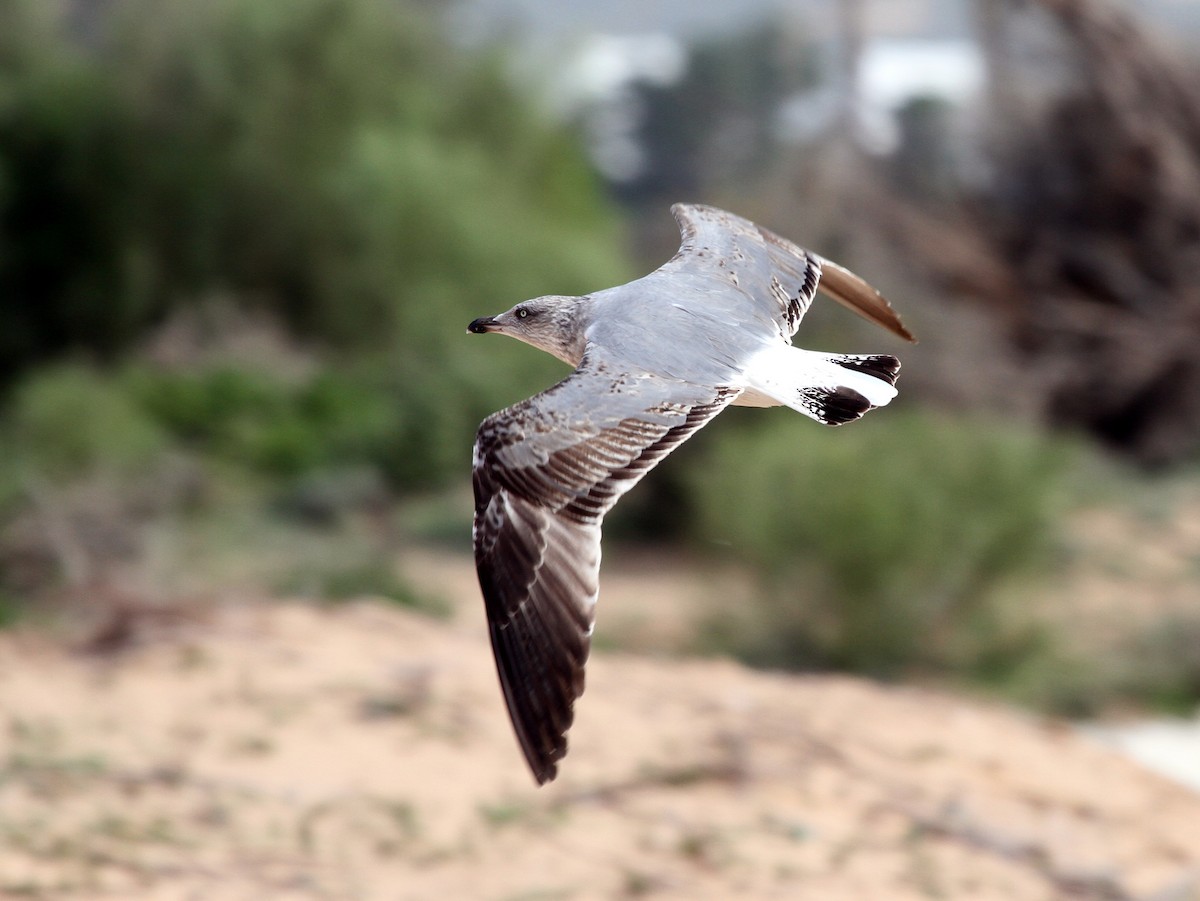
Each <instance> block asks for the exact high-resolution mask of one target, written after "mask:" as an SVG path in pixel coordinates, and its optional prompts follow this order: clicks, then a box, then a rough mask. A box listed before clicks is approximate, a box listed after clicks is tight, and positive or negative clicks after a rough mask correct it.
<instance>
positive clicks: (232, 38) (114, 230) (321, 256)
mask: <svg viewBox="0 0 1200 901" xmlns="http://www.w3.org/2000/svg"><path fill="white" fill-rule="evenodd" d="M71 8H72V6H71V5H69V4H65V3H54V2H42V0H36V2H35V0H16V2H15V4H14V5H13V6H12V9H11V10H9V9H8V8H7V7H6V14H5V21H4V24H6V25H8V26H9V30H8V31H7V32H6V34H5V37H4V44H5V46H6V47H7V48H8V49H10V50H11V51H12V54H11V57H10V58H11V59H12V60H13V61H14V63H13V65H12V67H11V69H10V70H8V71H7V72H6V74H5V75H3V76H0V238H2V240H3V246H4V248H5V250H4V252H3V253H2V254H0V296H3V297H4V298H5V302H4V304H3V305H0V380H3V379H5V378H6V377H11V376H12V375H13V374H15V373H16V372H18V371H19V370H20V369H21V368H22V367H24V366H26V365H29V364H30V363H31V362H34V361H36V360H39V359H42V358H45V357H46V356H50V355H53V354H56V353H58V352H60V351H61V350H63V349H64V348H86V349H88V350H89V351H93V352H99V353H102V354H107V355H113V354H116V353H117V352H119V351H121V350H122V349H123V348H125V347H128V346H129V344H130V342H131V341H133V340H135V339H136V338H137V337H138V336H139V335H141V334H142V333H143V332H144V331H145V329H146V328H147V327H149V326H150V325H152V324H153V323H154V322H156V321H157V320H159V319H160V318H161V317H162V316H164V315H166V314H167V313H168V312H169V311H170V310H171V309H172V308H174V307H176V306H178V305H181V304H192V303H195V302H197V301H202V300H204V299H205V298H207V297H210V296H212V295H215V294H220V295H222V296H229V297H231V298H232V299H233V300H234V301H235V302H237V303H241V304H251V303H252V304H256V305H259V306H262V307H265V308H268V309H270V310H271V311H273V312H274V313H276V314H277V315H278V316H279V317H280V318H282V319H283V320H284V321H286V322H287V323H288V324H289V325H290V326H291V327H292V328H293V329H295V330H297V331H300V332H304V333H306V334H309V335H313V336H317V337H319V338H320V339H322V340H323V341H328V342H332V343H336V344H340V345H343V346H351V347H355V348H362V347H364V346H370V347H373V348H376V349H380V350H385V351H387V352H391V353H394V354H396V355H398V356H403V357H405V358H407V359H409V360H410V361H412V362H411V364H412V365H415V366H417V367H418V368H419V369H420V370H421V371H422V372H423V373H424V374H425V376H426V378H429V376H430V375H431V374H432V373H434V372H437V371H438V370H446V371H447V372H448V375H447V376H445V377H446V378H449V379H450V380H451V387H452V388H454V387H457V388H458V390H460V391H461V390H463V389H464V387H465V386H467V385H469V384H470V382H471V380H472V367H470V366H468V365H465V364H464V363H463V362H462V360H461V359H457V358H456V357H461V354H462V352H461V351H460V350H458V349H457V348H458V347H459V345H456V344H453V343H452V341H451V337H453V338H455V339H459V338H460V337H461V331H462V326H463V325H465V323H466V322H467V321H469V320H470V319H471V318H474V317H475V316H477V315H480V314H482V313H486V312H495V311H497V310H499V309H503V308H505V307H507V306H509V305H511V304H512V303H513V302H515V301H516V300H518V299H521V298H523V297H527V296H530V295H532V294H538V293H549V292H570V291H583V290H588V289H591V288H594V287H596V286H597V285H603V284H605V283H609V282H611V280H612V279H613V278H614V276H615V275H616V274H617V273H619V272H620V271H621V270H622V268H623V267H622V265H621V262H620V258H619V255H618V254H617V252H616V250H615V248H616V232H615V228H614V220H613V217H612V216H611V214H610V213H609V212H608V211H607V210H606V209H605V208H604V206H603V204H602V203H601V202H600V199H599V195H598V191H597V187H596V185H595V184H594V180H593V178H592V176H591V174H590V172H589V171H588V169H587V167H586V166H585V164H584V163H583V161H582V157H581V155H580V153H579V151H578V149H577V148H576V146H575V144H574V141H573V140H572V139H571V138H570V137H569V136H566V135H564V134H563V133H562V132H560V131H558V130H555V129H553V128H551V127H549V126H548V125H546V124H545V123H543V122H542V121H540V120H539V119H538V117H537V116H536V115H535V114H534V113H533V112H532V110H531V109H530V107H529V106H528V105H527V104H526V103H525V102H524V101H523V100H522V99H521V98H519V97H518V96H516V95H515V94H514V93H513V91H512V90H511V89H510V88H509V87H508V86H507V84H506V83H505V81H504V79H503V78H502V76H501V74H500V70H499V66H498V65H497V64H496V62H495V61H493V60H485V61H483V62H479V61H475V60H468V59H465V58H464V57H463V56H462V55H461V54H459V53H457V52H455V51H454V49H453V48H452V47H450V46H449V45H448V44H447V42H446V41H445V40H443V39H442V37H441V36H440V35H439V34H437V32H436V30H435V29H434V28H433V27H432V25H431V22H430V21H429V20H428V19H427V17H426V16H425V15H424V14H423V13H421V11H420V10H419V9H418V8H417V7H416V6H415V5H409V4H405V3H397V2H392V0H354V2H352V0H217V2H212V3H192V2H190V0H117V2H115V3H112V4H106V5H105V6H104V8H103V10H100V9H97V11H95V18H94V19H93V20H91V21H90V22H89V25H88V29H89V40H87V41H86V42H84V41H81V40H79V38H78V36H77V35H76V33H75V31H74V29H73V28H72V27H71V25H70V17H69V16H68V15H67V12H68V11H69V10H70V9H71ZM518 371H519V368H518ZM510 379H511V376H509V377H508V378H500V379H493V380H492V382H491V383H489V384H487V385H486V386H485V390H484V394H485V395H486V396H487V397H488V398H489V402H490V401H491V400H494V399H495V398H496V397H498V396H499V392H497V390H496V388H495V385H496V384H503V383H505V382H506V381H509V380H510Z"/></svg>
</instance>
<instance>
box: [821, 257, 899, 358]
mask: <svg viewBox="0 0 1200 901" xmlns="http://www.w3.org/2000/svg"><path fill="white" fill-rule="evenodd" d="M814 256H815V255H814ZM815 258H816V260H817V261H818V262H819V263H820V265H821V280H820V282H819V283H818V285H817V287H818V288H819V289H820V290H821V291H822V292H823V293H825V294H827V295H828V296H830V297H832V298H833V299H834V300H836V301H837V302H838V303H840V304H842V305H843V306H845V307H847V308H848V309H850V310H852V311H854V312H855V313H857V314H858V315H859V316H862V317H863V318H864V319H866V320H868V321H869V322H874V323H875V324H876V325H878V326H881V327H882V328H885V329H887V330H888V331H889V332H891V333H892V334H893V335H897V336H899V337H901V338H903V339H904V340H905V341H908V342H910V343H911V344H917V343H918V341H917V336H916V335H914V334H913V333H912V332H910V331H909V330H908V327H907V326H905V324H904V320H903V319H901V318H900V314H899V313H897V312H896V311H895V310H894V309H893V308H892V305H891V304H890V303H888V300H887V298H886V297H884V296H883V295H882V294H880V293H879V292H878V291H877V290H875V289H874V288H872V287H871V286H870V285H869V284H867V282H866V281H865V280H863V279H862V278H860V277H859V276H857V275H855V274H854V273H853V272H851V271H850V270H849V269H847V268H846V267H844V266H839V265H838V264H837V263H834V262H832V261H831V260H826V259H824V258H823V257H819V256H818V257H815Z"/></svg>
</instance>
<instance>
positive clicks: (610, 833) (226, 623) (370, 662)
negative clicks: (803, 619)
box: [0, 603, 1200, 901]
mask: <svg viewBox="0 0 1200 901" xmlns="http://www.w3.org/2000/svg"><path fill="white" fill-rule="evenodd" d="M0 709H2V710H3V712H4V720H3V721H2V722H0V767H2V770H0V896H5V894H6V893H7V894H16V893H23V894H24V895H25V896H31V897H47V898H121V899H130V901H138V899H164V901H165V899H191V898H204V899H217V901H221V899H251V898H255V899H256V898H264V897H270V898H272V899H317V898H320V899H330V898H334V899H341V898H346V899H375V898H379V899H385V898H386V899H425V898H430V899H433V898H438V899H441V898H454V899H459V898H466V899H473V898H482V899H514V898H532V897H537V898H571V899H592V898H595V899H600V898H614V897H637V896H639V895H642V896H649V897H654V898H668V899H706V898H711V899H722V898H731V897H737V898H751V899H753V898H813V899H842V898H844V899H862V898H871V899H909V898H912V899H917V898H928V897H946V898H972V899H992V898H997V899H998V898H1015V899H1038V898H1047V899H1048V898H1057V897H1063V896H1064V895H1066V894H1067V893H1068V892H1074V893H1075V894H1074V895H1072V897H1083V898H1088V897H1094V898H1146V897H1150V896H1153V895H1154V894H1155V893H1157V892H1164V891H1167V890H1171V889H1175V888H1178V889H1179V890H1180V894H1178V895H1172V896H1171V897H1179V898H1190V897H1195V896H1196V893H1197V892H1200V882H1198V881H1197V880H1198V876H1197V874H1198V873H1200V796H1197V795H1196V794H1193V793H1190V792H1188V791H1186V790H1185V789H1182V788H1180V787H1179V786H1177V785H1175V784H1173V783H1171V782H1168V781H1167V780H1165V779H1162V778H1159V777H1156V776H1154V775H1152V774H1150V773H1148V772H1146V771H1144V770H1142V769H1140V768H1139V767H1137V766H1136V765H1135V764H1133V763H1131V762H1129V761H1128V760H1126V759H1124V758H1122V757H1121V756H1119V755H1118V754H1117V753H1115V752H1113V751H1110V750H1108V749H1105V748H1103V747H1100V746H1098V745H1096V744H1095V743H1093V742H1090V741H1088V740H1086V739H1083V738H1080V737H1078V736H1076V735H1075V734H1074V733H1073V731H1072V730H1071V729H1069V728H1066V727H1064V726H1062V725H1060V724H1056V723H1053V722H1046V721H1043V720H1040V719H1037V718H1034V717H1031V716H1025V715H1021V714H1018V713H1015V712H1013V711H1011V710H1009V709H1006V708H1002V707H998V706H988V705H982V704H979V703H977V702H968V701H965V700H962V699H959V698H955V697H952V696H949V695H946V694H941V693H937V692H931V691H924V690H917V689H909V688H886V687H881V686H878V685H875V684H872V683H870V682H867V681H864V680H859V679H852V678H838V677H796V676H782V675H770V674H763V673H756V672H752V671H749V670H747V669H745V668H743V667H741V666H737V665H735V664H732V663H724V662H711V661H708V662H705V661H685V662H667V661H654V660H647V659H642V658H638V657H634V656H629V655H617V654H604V653H600V654H597V655H596V657H595V659H594V660H593V661H592V665H591V667H590V670H589V689H588V692H587V694H586V695H585V696H584V698H583V699H582V701H581V702H580V705H579V709H578V718H577V723H576V726H575V728H574V730H573V731H572V733H571V745H572V750H571V753H570V755H569V757H568V758H567V760H566V761H565V764H564V766H563V768H562V776H561V777H560V779H559V781H558V782H556V783H554V784H553V785H551V786H550V787H548V788H546V789H542V790H537V789H535V788H534V787H533V783H532V780H531V779H530V777H529V776H528V774H527V773H526V772H525V770H524V769H523V764H522V762H521V759H520V755H519V753H518V751H517V748H516V744H515V742H514V740H513V738H512V736H511V734H510V731H509V726H508V723H507V721H506V720H505V718H504V710H503V704H502V702H501V699H500V696H499V690H498V688H497V685H496V679H495V673H494V670H493V664H492V660H491V655H490V650H489V648H488V647H487V640H486V635H485V634H484V629H483V624H482V617H479V618H475V617H467V616H464V617H461V622H459V623H451V624H446V623H437V622H432V621H430V620H427V619H423V618H422V617H420V616H417V615H414V614H410V613H407V612H404V611H399V610H395V609H391V608H386V607H382V606H378V605H374V604H369V603H363V604H355V605H350V606H347V607H344V608H340V609H337V610H330V611H322V610H316V609H312V608H309V607H305V606H300V605H282V606H278V607H275V606H262V607H255V606H241V607H228V608H217V609H216V610H215V611H214V613H213V615H212V617H211V618H210V620H209V621H208V622H194V623H190V624H184V625H181V626H180V631H179V632H178V633H177V634H176V635H175V636H173V637H169V638H161V637H160V638H158V639H156V640H155V641H154V642H152V643H149V644H147V645H145V646H142V647H135V648H134V649H133V650H132V651H129V652H126V653H124V654H122V655H120V656H117V657H115V658H111V659H96V658H85V657H81V656H79V655H77V654H72V653H70V652H69V651H66V650H64V649H62V648H61V647H58V646H55V645H54V644H52V643H50V642H49V641H48V640H45V639H40V638H32V637H30V636H28V635H26V636H20V635H5V636H0ZM1156 897H1157V896H1156ZM1162 897H1166V896H1162Z"/></svg>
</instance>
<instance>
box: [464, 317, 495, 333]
mask: <svg viewBox="0 0 1200 901" xmlns="http://www.w3.org/2000/svg"><path fill="white" fill-rule="evenodd" d="M495 327H496V320H495V318H494V317H492V316H481V317H479V318H478V319H476V320H475V321H473V322H472V323H471V324H470V325H468V326H467V331H468V332H470V333H471V334H473V335H486V334H487V333H488V332H490V331H491V330H492V329H493V328H495Z"/></svg>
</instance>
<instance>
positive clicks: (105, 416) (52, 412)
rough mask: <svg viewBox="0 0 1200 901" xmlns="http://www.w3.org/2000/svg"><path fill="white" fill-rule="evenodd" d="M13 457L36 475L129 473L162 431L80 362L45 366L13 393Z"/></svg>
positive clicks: (162, 438)
mask: <svg viewBox="0 0 1200 901" xmlns="http://www.w3.org/2000/svg"><path fill="white" fill-rule="evenodd" d="M11 423H12V427H11V434H10V439H9V441H10V443H11V450H12V453H13V458H14V459H15V460H17V461H18V462H19V464H20V465H21V466H23V467H24V468H25V469H26V470H27V471H29V472H31V473H34V474H36V475H37V476H39V477H41V478H47V479H55V480H63V479H70V478H78V477H85V476H90V475H95V474H99V473H113V474H117V475H121V474H125V475H130V474H135V473H137V472H139V471H140V470H142V468H143V467H145V466H146V465H147V464H148V463H149V462H151V461H152V460H154V459H155V458H157V457H158V455H159V454H160V453H161V452H162V451H163V450H164V449H165V447H166V446H167V436H166V435H165V434H164V433H163V431H162V430H161V429H160V428H159V427H158V424H157V423H156V422H155V421H154V419H153V418H152V417H151V416H150V415H148V414H147V412H146V411H145V410H143V409H142V408H141V407H140V406H139V405H138V404H137V403H136V402H135V401H134V400H133V399H132V398H131V397H129V396H128V394H127V393H126V392H124V391H123V390H122V389H121V387H120V385H118V384H116V383H115V382H113V381H112V380H111V379H106V378H104V377H102V376H101V375H100V374H99V373H98V372H96V371H95V370H93V369H91V368H89V367H85V366H80V365H73V364H72V365H64V366H58V367H53V368H49V369H45V370H43V371H41V372H39V373H38V374H36V375H35V376H32V377H30V378H29V379H27V380H25V381H24V382H22V383H21V384H20V385H19V386H18V389H17V391H16V393H15V396H14V398H13V405H12V414H11Z"/></svg>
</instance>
